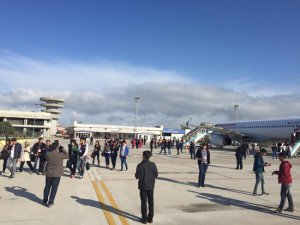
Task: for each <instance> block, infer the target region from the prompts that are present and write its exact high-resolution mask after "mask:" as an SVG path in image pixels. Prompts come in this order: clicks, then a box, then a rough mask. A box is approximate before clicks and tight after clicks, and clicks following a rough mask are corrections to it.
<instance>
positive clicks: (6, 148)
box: [0, 139, 12, 174]
mask: <svg viewBox="0 0 300 225" xmlns="http://www.w3.org/2000/svg"><path fill="white" fill-rule="evenodd" d="M11 148H12V144H11V141H10V139H6V143H5V145H4V147H3V149H2V151H1V155H0V156H1V157H0V158H1V159H3V169H2V174H4V173H5V170H6V164H7V159H8V157H9V152H10V150H11Z"/></svg>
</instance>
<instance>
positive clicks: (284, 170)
mask: <svg viewBox="0 0 300 225" xmlns="http://www.w3.org/2000/svg"><path fill="white" fill-rule="evenodd" d="M291 168H292V164H291V163H290V162H289V161H283V162H282V163H281V164H280V166H279V171H278V172H277V173H276V174H278V183H280V184H291V183H292V175H291Z"/></svg>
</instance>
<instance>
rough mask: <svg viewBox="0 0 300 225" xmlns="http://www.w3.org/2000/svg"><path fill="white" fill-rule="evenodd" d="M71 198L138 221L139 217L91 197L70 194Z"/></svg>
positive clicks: (85, 204)
mask: <svg viewBox="0 0 300 225" xmlns="http://www.w3.org/2000/svg"><path fill="white" fill-rule="evenodd" d="M71 198H73V199H75V201H76V202H78V203H79V204H81V205H84V206H90V207H95V208H97V209H100V208H102V209H103V210H105V211H108V212H111V213H115V214H116V215H118V216H122V217H125V218H127V219H130V220H133V221H137V222H139V221H140V218H139V217H137V216H135V215H133V214H130V213H128V212H125V211H122V210H120V209H116V208H114V207H112V206H110V205H107V204H105V203H103V202H100V201H99V202H98V201H95V200H92V199H85V198H80V197H77V196H71Z"/></svg>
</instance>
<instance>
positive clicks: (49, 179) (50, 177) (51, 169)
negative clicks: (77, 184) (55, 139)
mask: <svg viewBox="0 0 300 225" xmlns="http://www.w3.org/2000/svg"><path fill="white" fill-rule="evenodd" d="M58 147H59V146H58V145H57V144H56V143H53V144H52V145H51V147H50V149H49V151H48V152H47V153H46V159H47V165H46V172H45V175H46V185H45V188H44V198H43V203H44V204H46V205H47V204H48V207H49V208H50V207H52V206H53V205H54V200H55V196H56V192H57V189H58V185H59V182H60V177H61V176H62V175H63V174H64V166H63V160H64V159H68V158H69V155H68V152H67V151H66V150H65V149H62V151H60V150H59V148H58ZM49 194H50V197H49Z"/></svg>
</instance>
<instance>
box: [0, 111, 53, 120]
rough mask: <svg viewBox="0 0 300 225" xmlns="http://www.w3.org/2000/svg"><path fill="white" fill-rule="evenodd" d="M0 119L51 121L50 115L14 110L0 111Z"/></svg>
mask: <svg viewBox="0 0 300 225" xmlns="http://www.w3.org/2000/svg"><path fill="white" fill-rule="evenodd" d="M0 117H7V118H27V119H31V118H35V119H46V120H48V119H52V115H51V114H50V113H46V112H27V111H16V110H0Z"/></svg>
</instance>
